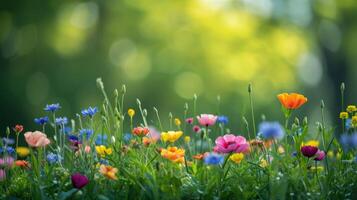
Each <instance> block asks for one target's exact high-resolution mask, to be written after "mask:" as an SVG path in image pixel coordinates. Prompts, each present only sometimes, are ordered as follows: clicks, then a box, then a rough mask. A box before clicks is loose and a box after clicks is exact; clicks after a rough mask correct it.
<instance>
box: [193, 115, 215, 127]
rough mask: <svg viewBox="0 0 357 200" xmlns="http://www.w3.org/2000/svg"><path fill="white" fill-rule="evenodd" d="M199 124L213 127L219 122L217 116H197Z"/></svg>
mask: <svg viewBox="0 0 357 200" xmlns="http://www.w3.org/2000/svg"><path fill="white" fill-rule="evenodd" d="M197 119H198V123H199V124H200V125H201V126H213V125H214V124H215V123H216V121H217V116H215V115H211V114H201V115H200V116H197Z"/></svg>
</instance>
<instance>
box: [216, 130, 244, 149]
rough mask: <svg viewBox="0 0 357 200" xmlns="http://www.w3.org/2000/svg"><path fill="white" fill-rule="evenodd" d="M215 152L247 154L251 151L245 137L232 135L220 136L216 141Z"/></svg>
mask: <svg viewBox="0 0 357 200" xmlns="http://www.w3.org/2000/svg"><path fill="white" fill-rule="evenodd" d="M215 143H216V146H215V147H214V149H213V150H214V152H217V153H233V152H236V153H246V152H248V151H249V143H248V142H247V140H246V139H245V137H243V136H235V135H232V134H227V135H224V136H223V137H222V136H220V137H218V138H217V139H216V142H215Z"/></svg>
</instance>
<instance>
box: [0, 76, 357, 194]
mask: <svg viewBox="0 0 357 200" xmlns="http://www.w3.org/2000/svg"><path fill="white" fill-rule="evenodd" d="M97 86H98V88H99V91H100V92H101V94H102V95H103V102H98V104H97V105H92V106H91V107H88V108H85V109H82V110H79V112H78V113H77V114H75V113H74V114H73V115H72V116H67V117H65V116H62V115H61V109H62V105H61V102H58V103H57V102H55V103H52V104H51V103H49V104H48V105H45V106H44V109H43V110H42V111H41V113H42V115H41V116H39V117H37V118H35V119H34V123H36V124H37V125H38V129H37V130H27V129H26V124H21V123H20V122H19V125H16V126H14V127H8V128H7V129H6V130H4V131H2V133H1V136H2V138H1V142H0V145H1V147H0V199H61V200H65V199H100V200H106V199H357V185H356V180H357V157H356V155H357V154H356V153H357V151H356V148H357V107H356V105H354V104H352V102H344V98H343V97H344V95H345V93H346V92H348V90H347V89H346V87H345V85H344V84H343V83H342V84H341V88H340V91H341V96H342V98H341V99H342V101H341V105H340V107H341V112H340V113H335V114H334V116H335V117H336V118H339V120H340V124H327V123H326V122H325V114H324V108H325V104H324V102H323V101H321V103H320V104H319V105H316V106H317V107H320V111H321V112H320V115H321V116H320V119H321V120H319V121H317V122H313V123H311V122H310V121H309V116H304V117H301V116H303V115H304V113H301V111H300V108H301V107H302V106H304V105H305V104H308V103H310V99H309V97H308V96H304V95H303V94H299V93H298V91H295V93H282V94H271V95H272V96H276V103H275V104H272V105H267V106H272V107H275V109H277V110H278V109H279V110H280V109H281V115H283V116H284V119H285V120H284V121H275V120H274V119H271V118H269V113H266V114H265V115H266V116H263V117H260V115H258V114H256V113H255V112H254V102H255V99H254V96H255V95H254V94H255V90H253V86H252V85H249V86H248V87H247V93H246V97H247V99H249V114H246V116H240V118H241V120H242V121H243V124H244V127H243V128H242V130H244V131H243V132H241V131H240V132H238V131H236V130H234V129H230V124H234V123H237V122H235V121H231V120H230V116H225V114H224V113H218V112H217V113H209V112H207V113H206V112H202V113H199V112H197V110H198V109H197V107H198V106H199V105H200V99H199V97H197V96H196V95H195V96H194V97H193V99H192V101H190V102H188V103H185V104H184V106H183V109H182V113H179V114H177V115H174V114H172V113H170V114H169V116H167V115H166V114H165V115H163V114H162V113H160V107H159V106H160V105H158V107H154V108H146V107H145V99H143V100H139V99H137V101H136V105H137V106H136V107H128V106H126V104H127V102H126V100H125V95H126V93H127V89H126V86H125V85H123V86H122V88H121V89H119V90H117V89H115V90H114V92H113V93H112V92H110V93H109V92H108V91H106V89H105V88H104V84H103V82H102V80H101V79H100V78H98V79H97ZM257 92H258V91H257ZM99 95H100V93H99ZM217 104H220V102H217ZM237 104H239V102H238V101H237ZM220 106H232V105H223V104H222V105H220ZM149 114H150V115H149ZM237 115H238V114H237ZM149 116H151V117H149ZM152 116H153V117H152ZM298 116H300V117H298ZM267 119H269V120H267ZM3 133H6V134H3ZM19 140H25V141H26V144H27V145H26V146H20V145H19Z"/></svg>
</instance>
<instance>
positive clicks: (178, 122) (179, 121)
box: [175, 118, 181, 126]
mask: <svg viewBox="0 0 357 200" xmlns="http://www.w3.org/2000/svg"><path fill="white" fill-rule="evenodd" d="M175 124H176V126H180V125H181V120H180V119H179V118H175Z"/></svg>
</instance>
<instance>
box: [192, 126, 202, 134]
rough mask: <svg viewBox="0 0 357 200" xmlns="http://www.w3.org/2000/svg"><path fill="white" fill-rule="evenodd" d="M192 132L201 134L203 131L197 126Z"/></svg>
mask: <svg viewBox="0 0 357 200" xmlns="http://www.w3.org/2000/svg"><path fill="white" fill-rule="evenodd" d="M192 130H193V131H194V132H195V133H199V132H200V131H201V128H200V127H199V126H197V125H196V126H194V127H193V128H192Z"/></svg>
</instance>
